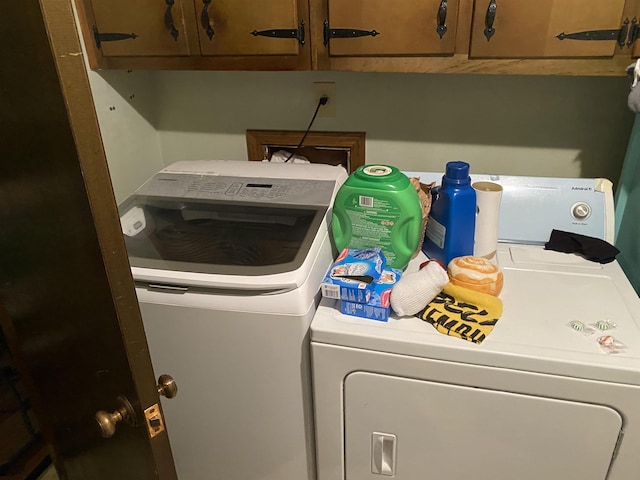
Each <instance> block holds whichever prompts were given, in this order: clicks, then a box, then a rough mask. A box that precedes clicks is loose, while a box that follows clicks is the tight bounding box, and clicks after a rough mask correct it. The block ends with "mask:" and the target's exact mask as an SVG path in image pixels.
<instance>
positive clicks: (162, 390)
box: [158, 374, 178, 398]
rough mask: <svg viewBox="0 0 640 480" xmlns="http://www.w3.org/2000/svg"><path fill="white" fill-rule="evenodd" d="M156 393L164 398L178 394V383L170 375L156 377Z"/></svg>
mask: <svg viewBox="0 0 640 480" xmlns="http://www.w3.org/2000/svg"><path fill="white" fill-rule="evenodd" d="M158 395H162V396H163V397H166V398H173V397H175V396H176V395H178V385H177V384H176V381H175V380H174V379H173V377H172V376H171V375H166V374H165V375H160V377H158Z"/></svg>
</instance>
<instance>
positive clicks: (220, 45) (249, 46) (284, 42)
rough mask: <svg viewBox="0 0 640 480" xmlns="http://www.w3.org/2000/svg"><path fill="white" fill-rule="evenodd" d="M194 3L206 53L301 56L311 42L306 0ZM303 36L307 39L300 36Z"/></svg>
mask: <svg viewBox="0 0 640 480" xmlns="http://www.w3.org/2000/svg"><path fill="white" fill-rule="evenodd" d="M194 2H195V8H196V12H197V16H198V28H199V37H200V48H201V51H202V54H203V55H236V56H238V55H299V54H300V53H301V51H302V47H303V45H305V44H307V43H308V38H307V37H308V30H309V27H308V23H309V22H308V6H307V4H306V2H300V1H299V0H269V1H268V2H266V1H262V2H256V1H255V0H194ZM299 32H304V33H300V34H299ZM302 35H304V38H300V37H301V36H302ZM297 36H298V37H297ZM302 42H304V43H302Z"/></svg>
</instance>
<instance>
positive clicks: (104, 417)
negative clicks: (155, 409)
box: [96, 395, 137, 438]
mask: <svg viewBox="0 0 640 480" xmlns="http://www.w3.org/2000/svg"><path fill="white" fill-rule="evenodd" d="M117 401H118V405H119V408H118V409H117V410H116V411H114V412H112V413H109V412H105V411H104V410H100V411H99V412H97V413H96V421H97V422H98V425H99V426H100V433H101V435H102V436H103V437H104V438H109V437H113V435H114V434H115V433H116V424H117V423H118V422H121V421H123V420H124V422H125V423H127V424H128V425H130V426H132V427H135V426H136V424H137V422H136V413H135V411H134V410H133V407H132V406H131V403H129V400H127V399H126V397H124V396H122V395H121V396H119V397H118V398H117Z"/></svg>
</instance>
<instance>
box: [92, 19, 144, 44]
mask: <svg viewBox="0 0 640 480" xmlns="http://www.w3.org/2000/svg"><path fill="white" fill-rule="evenodd" d="M93 38H94V39H95V41H96V46H97V47H98V48H100V46H101V45H102V42H116V41H118V40H129V39H135V38H138V35H136V34H135V33H100V32H99V31H98V27H96V26H95V25H94V26H93Z"/></svg>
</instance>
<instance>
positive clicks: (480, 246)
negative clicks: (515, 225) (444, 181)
mask: <svg viewBox="0 0 640 480" xmlns="http://www.w3.org/2000/svg"><path fill="white" fill-rule="evenodd" d="M471 186H472V187H473V189H474V190H475V191H476V230H475V234H474V244H473V254H474V256H476V257H484V258H486V259H487V260H494V259H495V255H496V250H497V249H498V223H499V221H500V202H501V201H502V185H498V184H497V183H493V182H475V183H473V184H472V185H471Z"/></svg>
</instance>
